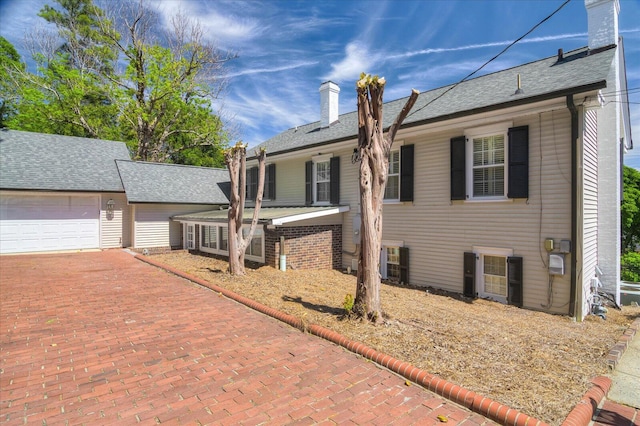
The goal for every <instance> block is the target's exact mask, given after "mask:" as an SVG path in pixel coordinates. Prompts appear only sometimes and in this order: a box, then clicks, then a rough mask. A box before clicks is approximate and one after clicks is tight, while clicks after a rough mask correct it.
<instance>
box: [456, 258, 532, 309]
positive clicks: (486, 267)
mask: <svg viewBox="0 0 640 426" xmlns="http://www.w3.org/2000/svg"><path fill="white" fill-rule="evenodd" d="M467 255H469V259H468V260H469V262H467V257H468V256H467ZM474 261H475V262H476V265H475V266H473V265H472V264H471V262H474ZM467 263H469V264H468V265H467ZM468 274H472V275H471V276H470V277H469V278H471V279H472V280H475V283H467V282H466V280H467V277H468ZM522 275H523V271H522V258H521V257H514V256H513V250H511V249H502V248H493V247H474V248H473V253H465V286H466V287H470V286H471V285H473V287H475V291H469V289H467V288H465V295H470V294H468V293H477V295H478V296H479V297H482V298H486V299H492V300H495V301H498V302H501V303H509V304H512V305H516V306H522Z"/></svg>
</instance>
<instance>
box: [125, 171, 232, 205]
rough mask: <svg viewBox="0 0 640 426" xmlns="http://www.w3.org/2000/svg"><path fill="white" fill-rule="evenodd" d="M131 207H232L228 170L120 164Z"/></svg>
mask: <svg viewBox="0 0 640 426" xmlns="http://www.w3.org/2000/svg"><path fill="white" fill-rule="evenodd" d="M116 164H117V166H118V170H119V171H120V177H121V178H122V183H123V185H124V189H125V191H126V193H127V199H128V200H129V202H131V203H169V204H225V205H226V204H229V198H228V197H229V172H228V171H227V170H226V169H213V168H209V167H194V166H182V165H177V164H163V163H146V162H138V161H117V162H116Z"/></svg>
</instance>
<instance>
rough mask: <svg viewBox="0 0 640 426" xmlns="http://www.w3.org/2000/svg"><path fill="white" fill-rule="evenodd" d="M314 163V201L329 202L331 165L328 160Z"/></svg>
mask: <svg viewBox="0 0 640 426" xmlns="http://www.w3.org/2000/svg"><path fill="white" fill-rule="evenodd" d="M314 165H315V195H316V196H315V199H316V202H319V203H322V202H327V203H328V202H329V201H330V196H331V166H330V162H329V160H327V161H322V162H317V163H315V164H314Z"/></svg>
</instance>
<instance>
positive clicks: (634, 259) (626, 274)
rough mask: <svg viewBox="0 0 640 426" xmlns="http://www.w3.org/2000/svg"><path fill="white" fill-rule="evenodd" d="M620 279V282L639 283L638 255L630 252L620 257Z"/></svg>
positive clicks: (639, 261)
mask: <svg viewBox="0 0 640 426" xmlns="http://www.w3.org/2000/svg"><path fill="white" fill-rule="evenodd" d="M620 278H621V279H622V281H630V282H636V283H637V282H640V253H637V252H635V251H631V252H627V253H624V254H623V255H622V256H620Z"/></svg>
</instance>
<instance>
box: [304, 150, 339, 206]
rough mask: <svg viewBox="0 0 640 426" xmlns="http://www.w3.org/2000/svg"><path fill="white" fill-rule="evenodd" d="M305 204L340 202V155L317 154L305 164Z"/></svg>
mask: <svg viewBox="0 0 640 426" xmlns="http://www.w3.org/2000/svg"><path fill="white" fill-rule="evenodd" d="M305 186H306V188H305V193H306V194H305V204H307V205H329V204H339V202H340V157H334V156H333V155H331V154H324V155H318V156H315V157H313V158H312V159H311V161H307V162H306V164H305Z"/></svg>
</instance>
